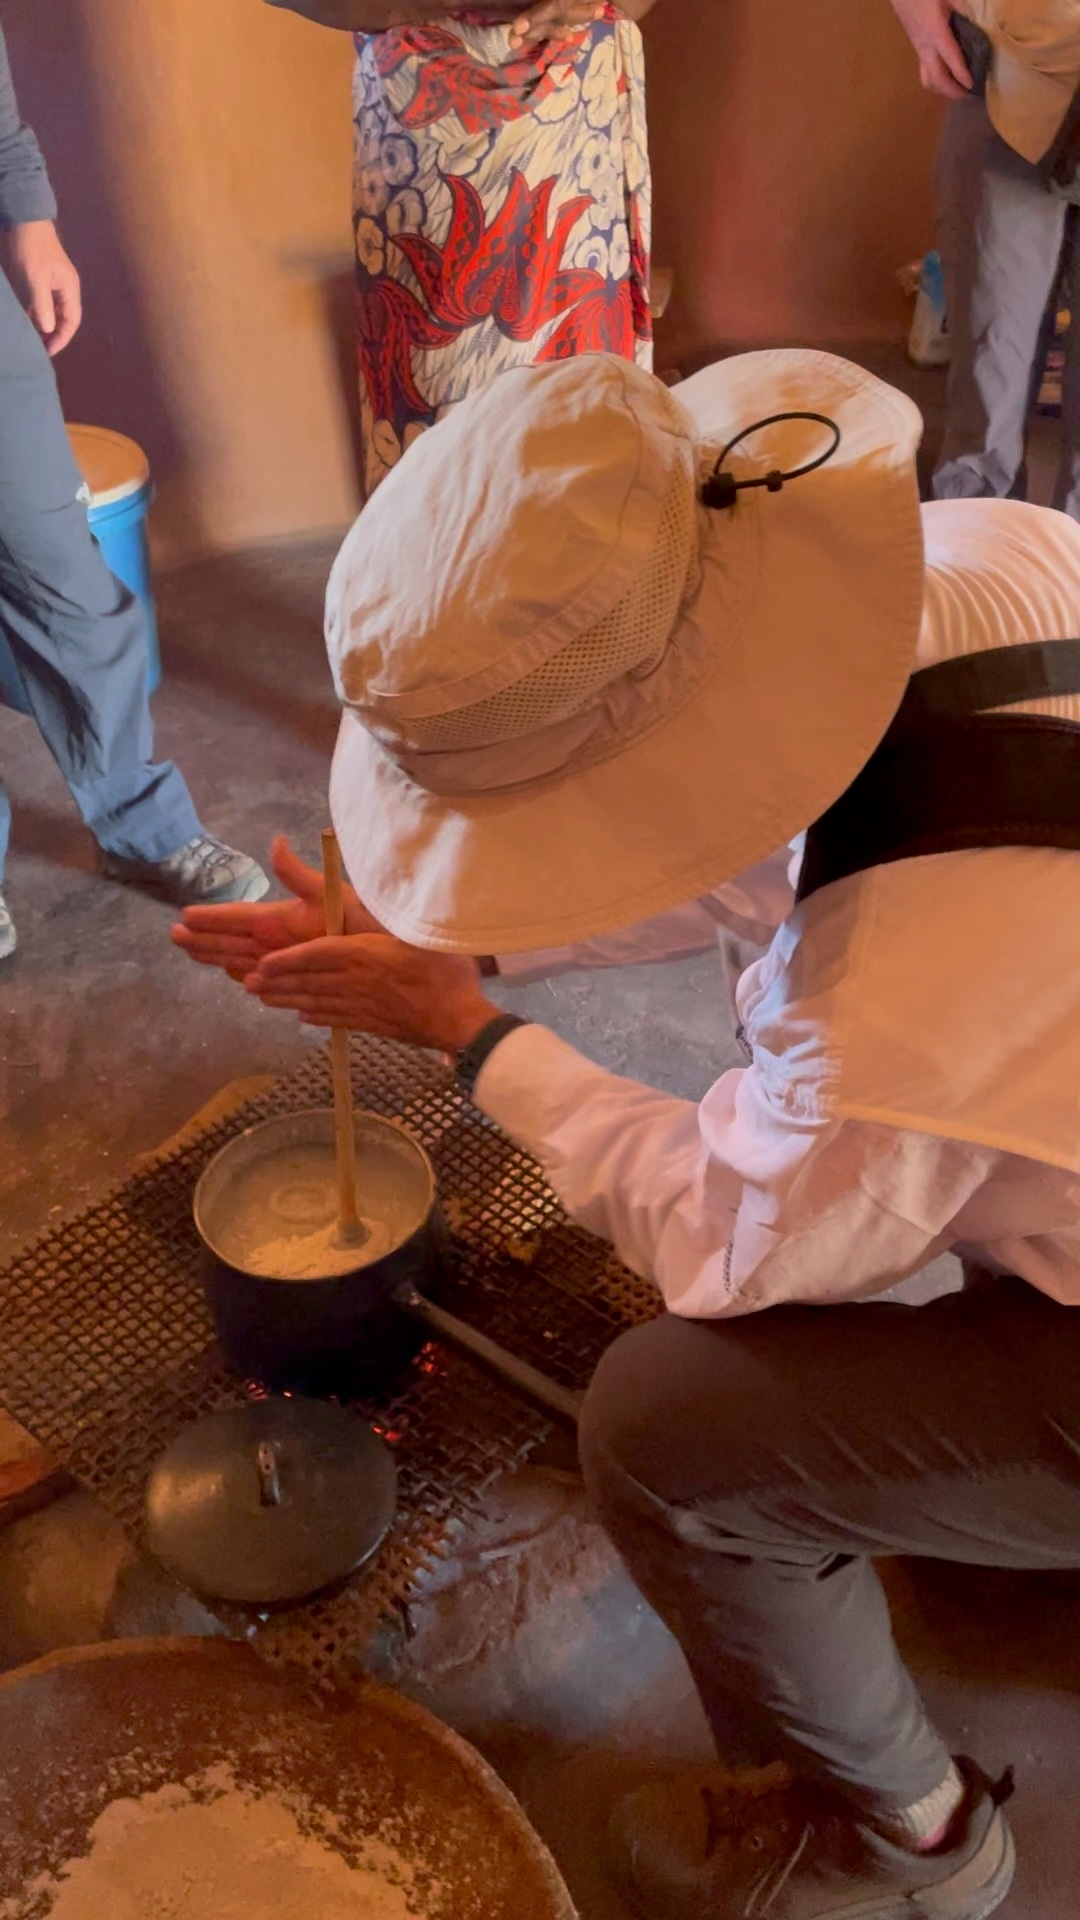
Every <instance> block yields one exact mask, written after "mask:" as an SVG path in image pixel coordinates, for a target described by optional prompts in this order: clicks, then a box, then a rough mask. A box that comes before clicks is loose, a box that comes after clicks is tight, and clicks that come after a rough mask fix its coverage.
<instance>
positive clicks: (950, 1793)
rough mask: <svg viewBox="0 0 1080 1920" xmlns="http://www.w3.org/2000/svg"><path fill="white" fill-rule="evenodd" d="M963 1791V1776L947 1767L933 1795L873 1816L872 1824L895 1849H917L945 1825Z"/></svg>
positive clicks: (964, 1783) (927, 1795)
mask: <svg viewBox="0 0 1080 1920" xmlns="http://www.w3.org/2000/svg"><path fill="white" fill-rule="evenodd" d="M966 1792H967V1783H966V1782H965V1780H964V1776H963V1774H962V1773H961V1772H960V1771H959V1770H958V1768H957V1767H955V1766H953V1765H950V1767H949V1771H948V1773H947V1774H946V1775H945V1778H944V1780H943V1781H942V1783H941V1785H940V1787H935V1788H934V1791H933V1793H928V1794H926V1795H925V1796H924V1798H923V1799H922V1800H916V1801H915V1802H914V1804H913V1805H912V1806H910V1807H896V1808H891V1809H890V1810H889V1811H888V1812H887V1813H875V1814H874V1815H873V1825H874V1826H875V1827H876V1828H877V1830H878V1832H879V1833H883V1834H884V1835H885V1838H886V1839H887V1840H893V1841H895V1842H896V1845H897V1846H899V1847H912V1848H917V1847H918V1846H919V1844H920V1842H922V1843H924V1844H925V1842H926V1841H927V1840H932V1839H933V1838H934V1836H935V1834H938V1833H941V1832H942V1830H943V1829H944V1828H945V1827H947V1826H948V1824H949V1821H950V1820H951V1819H952V1817H953V1814H954V1813H955V1812H956V1809H957V1808H958V1806H959V1805H960V1802H961V1801H962V1800H963V1798H964V1795H965V1793H966Z"/></svg>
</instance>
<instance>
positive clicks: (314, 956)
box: [256, 933, 364, 985]
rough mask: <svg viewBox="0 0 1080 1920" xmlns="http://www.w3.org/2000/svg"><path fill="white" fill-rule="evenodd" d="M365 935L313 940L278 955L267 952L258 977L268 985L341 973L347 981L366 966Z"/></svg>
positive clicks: (287, 948) (263, 957)
mask: <svg viewBox="0 0 1080 1920" xmlns="http://www.w3.org/2000/svg"><path fill="white" fill-rule="evenodd" d="M362 941H363V936H362V935H361V936H359V937H358V936H357V935H356V934H349V933H346V934H338V935H335V936H334V937H332V938H331V937H324V938H323V939H322V940H309V941H308V942H307V943H306V945H305V946H302V947H282V948H281V949H280V950H279V951H278V952H277V953H264V954H263V955H262V957H261V959H260V961H259V964H258V971H257V975H256V977H257V978H258V979H259V980H260V981H262V982H263V983H264V984H266V985H269V984H270V983H271V982H273V983H274V984H281V983H282V982H284V981H286V980H288V981H289V982H290V983H291V982H293V981H302V980H307V979H310V977H311V976H312V975H313V974H334V973H336V974H340V975H341V977H342V978H343V979H346V978H348V977H349V976H350V974H352V973H353V972H354V971H355V969H356V968H357V967H358V966H362V965H363V963H364V953H363V946H362Z"/></svg>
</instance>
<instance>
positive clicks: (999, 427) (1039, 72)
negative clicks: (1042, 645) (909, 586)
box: [893, 0, 1080, 520]
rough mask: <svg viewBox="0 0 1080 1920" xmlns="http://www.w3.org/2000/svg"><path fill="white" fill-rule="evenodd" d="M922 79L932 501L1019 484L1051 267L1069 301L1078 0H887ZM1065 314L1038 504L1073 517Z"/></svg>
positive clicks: (1077, 366)
mask: <svg viewBox="0 0 1080 1920" xmlns="http://www.w3.org/2000/svg"><path fill="white" fill-rule="evenodd" d="M893 5H894V7H895V9H896V12H897V14H898V15H899V18H900V20H901V23H902V24H903V26H904V28H905V30H906V31H907V33H908V35H909V37H910V38H911V40H912V42H913V44H914V46H915V48H916V51H917V52H918V53H919V58H920V71H921V74H922V79H923V84H924V86H927V87H930V88H931V89H933V90H934V91H936V92H938V93H941V94H944V95H945V97H946V98H947V99H949V100H950V101H951V103H952V104H951V105H950V108H949V113H948V117H947V119H946V122H945V128H944V131H943V134H942V139H941V147H940V151H939V155H938V169H937V191H938V226H939V240H938V244H939V248H940V252H941V258H942V265H943V268H944V274H945V304H946V311H947V314H948V325H949V339H950V344H951V362H950V368H949V390H948V409H947V414H946V423H945V438H944V442H943V445H942V449H941V456H940V459H939V462H938V466H937V470H936V472H935V474H934V480H933V491H934V495H935V497H936V498H937V499H939V500H953V499H974V498H977V497H979V496H982V495H993V496H996V497H998V498H1007V497H1016V498H1023V496H1024V493H1025V490H1026V471H1025V448H1026V441H1027V428H1028V419H1029V415H1030V412H1031V407H1032V403H1033V400H1034V398H1035V395H1036V393H1037V391H1038V386H1039V382H1040V379H1041V375H1042V366H1041V364H1040V362H1041V359H1042V354H1043V351H1044V349H1045V345H1046V339H1047V334H1046V331H1045V327H1044V322H1045V321H1046V319H1047V316H1048V312H1049V310H1050V306H1051V302H1052V300H1053V297H1054V295H1055V293H1056V292H1057V290H1058V286H1059V278H1060V274H1061V272H1062V269H1063V266H1064V267H1065V268H1066V270H1067V274H1068V286H1067V293H1066V298H1067V301H1068V304H1069V305H1070V306H1071V308H1072V311H1073V314H1074V315H1075V316H1080V249H1078V248H1076V247H1072V246H1071V244H1070V243H1071V240H1072V235H1073V229H1074V226H1075V221H1076V215H1075V212H1074V207H1075V205H1076V203H1077V202H1078V201H1080V173H1078V162H1080V151H1074V148H1076V146H1077V142H1076V140H1075V139H1074V138H1066V139H1065V141H1064V150H1058V149H1060V148H1061V147H1062V136H1063V129H1065V128H1066V127H1067V123H1068V121H1069V118H1070V109H1071V108H1072V106H1073V102H1074V99H1075V96H1076V92H1077V88H1078V86H1080V4H1078V0H961V4H960V6H959V8H958V9H957V10H956V11H955V12H954V11H953V10H952V9H951V8H950V6H949V5H948V4H947V0H893ZM1078 338H1080V320H1078V321H1077V322H1076V323H1075V324H1074V326H1073V329H1072V334H1071V338H1070V341H1069V343H1068V347H1067V358H1066V368H1065V377H1064V384H1063V392H1062V439H1063V446H1062V454H1061V463H1060V467H1059V471H1058V477H1057V483H1056V487H1055V492H1054V505H1055V506H1056V507H1060V508H1062V509H1063V510H1064V511H1065V512H1066V513H1069V514H1071V515H1072V517H1073V519H1074V520H1075V519H1080V345H1078V344H1077V343H1078Z"/></svg>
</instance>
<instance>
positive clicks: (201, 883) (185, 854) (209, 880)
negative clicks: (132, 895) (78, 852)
mask: <svg viewBox="0 0 1080 1920" xmlns="http://www.w3.org/2000/svg"><path fill="white" fill-rule="evenodd" d="M101 870H102V872H103V873H104V874H105V876H106V878H107V879H109V880H120V881H123V883H124V884H125V885H126V886H130V887H142V888H143V890H144V891H145V892H146V893H153V894H156V896H157V898H158V899H159V900H167V901H168V903H169V905H170V906H171V907H210V906H218V905H223V904H224V903H225V902H226V901H230V900H261V899H262V897H263V894H264V893H268V892H269V890H270V882H269V880H268V879H267V877H266V875H265V873H264V872H263V870H262V868H261V867H260V865H259V863H258V861H257V860H253V859H252V858H251V855H250V854H247V853H238V852H237V851H236V849H235V847H227V846H225V844H224V842H223V841H221V840H215V839H214V837H213V835H212V834H209V833H200V834H199V835H198V836H197V837H196V838H195V839H194V840H189V841H188V843H187V845H186V846H184V847H180V848H178V850H177V851H176V853H170V855H169V857H168V859H167V860H123V859H121V857H120V855H119V854H116V853H106V854H103V856H102V867H101Z"/></svg>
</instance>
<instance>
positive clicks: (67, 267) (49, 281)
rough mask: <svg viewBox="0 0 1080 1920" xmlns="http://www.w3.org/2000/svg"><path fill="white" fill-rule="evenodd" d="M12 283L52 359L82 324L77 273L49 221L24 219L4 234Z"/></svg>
mask: <svg viewBox="0 0 1080 1920" xmlns="http://www.w3.org/2000/svg"><path fill="white" fill-rule="evenodd" d="M7 248H8V268H9V271H10V274H11V280H12V284H13V286H14V288H15V291H16V293H17V294H18V296H19V298H20V300H21V301H22V303H23V306H24V307H25V308H26V311H27V313H28V314H29V315H30V318H31V320H32V321H33V323H34V325H35V327H36V328H37V330H38V332H39V333H40V335H41V337H42V339H43V340H44V342H45V345H46V347H47V349H48V352H49V357H50V359H53V360H55V358H56V356H57V354H58V353H63V351H64V348H65V347H66V346H67V345H68V342H69V341H71V340H74V338H75V335H76V334H77V333H78V331H79V328H80V326H81V325H82V288H81V285H80V282H79V275H78V272H77V271H76V269H75V267H74V265H73V264H72V262H71V261H70V260H69V259H68V257H67V254H66V253H65V252H64V249H63V247H62V246H61V244H60V235H59V234H58V233H57V231H56V228H55V227H54V225H53V223H52V221H51V220H26V221H24V222H23V223H22V225H21V226H17V227H12V228H11V230H10V232H9V234H8V236H7Z"/></svg>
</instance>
